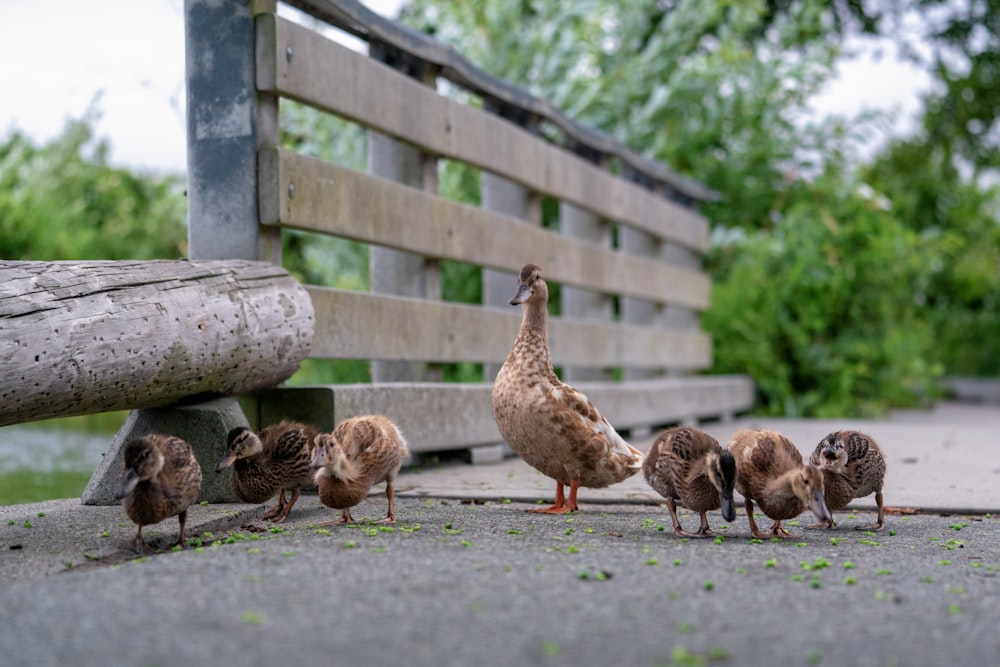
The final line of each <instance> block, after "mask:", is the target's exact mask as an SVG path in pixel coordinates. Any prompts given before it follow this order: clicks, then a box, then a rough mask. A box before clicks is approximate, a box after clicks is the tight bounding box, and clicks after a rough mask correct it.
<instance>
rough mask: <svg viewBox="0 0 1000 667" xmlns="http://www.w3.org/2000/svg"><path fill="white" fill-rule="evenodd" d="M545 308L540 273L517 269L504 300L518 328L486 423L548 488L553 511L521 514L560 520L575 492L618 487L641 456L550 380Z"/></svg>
mask: <svg viewBox="0 0 1000 667" xmlns="http://www.w3.org/2000/svg"><path fill="white" fill-rule="evenodd" d="M548 300H549V289H548V286H547V285H546V284H545V280H544V279H543V278H542V270H541V269H540V268H538V267H537V266H535V265H534V264H527V265H525V267H524V268H522V269H521V273H520V275H519V276H518V282H517V291H516V292H515V294H514V296H513V298H511V300H510V305H512V306H517V305H522V306H523V314H522V318H521V327H520V329H519V331H518V333H517V338H516V339H515V340H514V347H513V349H511V351H510V354H509V355H507V360H506V361H505V362H504V364H503V366H502V367H501V368H500V372H499V374H498V375H497V378H496V381H495V382H494V384H493V415H494V417H495V418H496V422H497V427H498V428H499V429H500V435H501V436H503V439H504V440H506V442H507V444H508V445H510V448H511V449H513V450H514V452H515V453H517V455H518V456H520V457H521V458H522V459H524V461H525V462H526V463H528V465H530V466H532V467H534V468H535V469H537V470H538V471H539V472H541V473H542V474H544V475H546V476H548V477H551V478H552V479H554V480H555V482H556V497H555V503H554V504H553V505H552V506H551V507H548V508H544V509H533V510H529V511H532V512H544V513H549V514H564V513H566V512H573V511H575V510H577V509H578V508H577V504H576V494H577V490H578V489H579V487H581V486H586V487H592V488H601V487H605V486H609V485H611V484H616V483H618V482H621V481H622V480H624V479H627V478H628V477H631V476H632V475H634V474H635V473H636V472H638V471H639V469H640V468H641V467H642V461H643V455H642V452H640V451H639V450H637V449H636V448H635V447H632V446H631V445H630V444H628V443H627V442H625V440H624V439H623V438H622V437H621V436H620V435H618V433H617V432H616V431H615V429H614V428H612V426H611V424H609V423H608V420H607V419H605V418H604V417H602V416H601V413H600V412H598V411H597V408H596V407H594V405H593V404H592V403H591V402H590V401H589V400H588V399H587V397H586V396H584V395H583V394H582V393H580V392H578V391H577V390H575V389H573V387H571V386H569V385H568V384H565V383H563V382H562V381H561V380H559V378H558V377H556V374H555V372H554V371H553V370H552V360H551V357H550V355H549V334H548V307H547V305H548ZM566 486H568V487H569V497H568V498H567V497H566V496H565V494H564V487H566Z"/></svg>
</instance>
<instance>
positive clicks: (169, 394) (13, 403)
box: [0, 260, 313, 425]
mask: <svg viewBox="0 0 1000 667" xmlns="http://www.w3.org/2000/svg"><path fill="white" fill-rule="evenodd" d="M312 336H313V308H312V303H311V301H310V300H309V295H308V294H307V293H306V291H305V290H304V289H303V288H302V286H301V285H299V284H298V283H297V282H296V281H295V280H294V279H293V278H292V277H291V276H289V275H288V273H287V272H286V271H284V269H282V268H280V267H275V266H273V265H271V264H268V263H265V262H250V261H243V260H226V261H198V262H194V261H191V262H189V261H154V262H113V261H103V262H0V369H2V372H0V377H3V378H4V384H3V387H0V425H4V424H11V423H16V422H25V421H33V420H37V419H45V418H49V417H58V416H71V415H78V414H87V413H93V412H105V411H109V410H121V409H126V408H146V407H155V406H160V405H166V404H170V403H174V402H177V401H180V400H182V399H187V398H190V397H195V396H197V397H207V396H213V395H226V394H233V393H243V392H248V391H252V390H254V389H258V388H262V387H268V386H272V385H276V384H278V383H280V382H282V381H283V380H285V379H286V378H288V377H289V376H290V375H291V374H292V373H294V372H295V370H296V369H297V368H298V366H299V363H300V362H301V361H302V359H304V358H305V357H306V356H307V355H308V353H309V349H310V345H311V342H312Z"/></svg>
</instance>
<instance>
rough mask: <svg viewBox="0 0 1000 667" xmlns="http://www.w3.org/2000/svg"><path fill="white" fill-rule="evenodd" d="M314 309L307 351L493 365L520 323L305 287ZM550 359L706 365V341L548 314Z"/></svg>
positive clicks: (514, 317) (483, 311) (511, 316)
mask: <svg viewBox="0 0 1000 667" xmlns="http://www.w3.org/2000/svg"><path fill="white" fill-rule="evenodd" d="M306 290H307V291H308V292H309V296H310V297H311V298H312V302H313V307H314V309H315V312H316V330H317V331H319V332H323V335H319V336H317V337H316V339H315V340H314V341H313V350H312V356H314V357H318V358H332V359H399V360H414V361H439V362H458V361H471V362H495V363H501V362H503V360H504V359H505V358H506V357H507V353H508V352H510V347H511V345H512V344H513V342H514V338H515V336H516V335H517V328H518V325H519V323H520V312H519V310H518V309H515V308H510V312H504V311H499V310H496V309H492V308H481V307H478V306H469V305H463V304H457V303H446V302H428V301H421V300H417V299H408V298H405V297H393V296H387V295H382V294H372V293H368V292H351V291H346V290H337V289H332V288H326V287H315V286H307V287H306ZM549 334H550V338H551V341H550V342H551V349H552V359H553V363H554V364H556V365H560V366H562V365H579V366H606V367H620V366H634V367H643V368H659V369H668V368H669V369H674V370H682V371H694V370H700V369H704V368H707V367H708V366H710V365H711V363H712V359H711V340H710V338H709V337H708V336H707V335H706V334H704V333H701V332H674V331H670V330H665V329H652V328H644V327H636V326H624V325H619V324H597V323H592V322H583V321H572V320H565V319H562V318H552V319H551V320H550V322H549Z"/></svg>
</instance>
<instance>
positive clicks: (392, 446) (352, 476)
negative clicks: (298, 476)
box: [312, 415, 409, 526]
mask: <svg viewBox="0 0 1000 667" xmlns="http://www.w3.org/2000/svg"><path fill="white" fill-rule="evenodd" d="M314 442H315V444H314V447H313V457H312V465H313V468H314V469H315V470H316V473H315V479H316V488H317V489H318V490H319V499H320V502H322V503H323V504H324V505H326V506H327V507H332V508H334V509H339V510H342V511H341V515H340V518H339V519H334V520H332V521H326V522H324V523H321V524H317V525H320V526H329V525H332V524H335V523H354V517H353V516H351V508H352V507H354V506H355V505H357V504H358V503H360V502H361V501H362V500H364V499H365V497H366V496H367V495H368V492H369V491H370V490H371V488H372V486H374V485H376V484H380V483H382V482H385V496H386V498H387V499H388V501H389V510H388V512H387V513H386V516H385V518H384V519H380V520H379V521H377V522H376V523H396V507H395V492H394V489H393V482H395V481H396V475H398V474H399V469H400V467H401V466H402V465H403V461H404V460H405V459H406V457H407V456H408V455H409V450H408V449H407V447H406V440H404V439H403V434H402V433H400V431H399V427H397V426H396V424H395V423H393V421H392V420H390V419H389V418H388V417H384V416H382V415H366V416H363V417H353V418H351V419H345V420H344V421H342V422H340V423H339V424H337V428H335V429H334V430H333V433H320V434H319V435H317V436H316V438H315V441H314Z"/></svg>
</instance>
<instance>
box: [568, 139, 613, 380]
mask: <svg viewBox="0 0 1000 667" xmlns="http://www.w3.org/2000/svg"><path fill="white" fill-rule="evenodd" d="M569 148H570V149H571V150H573V152H575V153H576V154H577V155H579V156H580V157H582V158H584V159H585V160H587V161H589V162H592V163H594V164H596V165H599V166H605V165H606V163H607V158H606V156H604V155H602V154H600V153H598V152H596V151H594V150H592V149H589V148H587V147H585V146H582V145H571V146H569ZM559 223H560V224H559V230H560V232H561V233H562V235H563V236H571V237H573V238H577V239H580V240H583V241H588V242H590V243H593V244H594V245H598V246H601V247H602V248H611V246H612V234H611V225H610V224H609V222H608V221H607V220H604V219H602V218H601V217H600V216H597V215H595V214H593V213H591V212H590V211H587V210H585V209H582V208H580V207H578V206H574V205H573V204H570V203H568V202H565V201H560V202H559ZM562 314H563V316H564V317H568V318H572V319H579V320H596V321H598V322H601V323H603V324H610V323H611V322H612V320H613V319H614V299H613V298H612V297H611V296H609V295H607V294H601V293H599V292H594V291H592V290H586V289H580V288H578V287H572V286H570V285H563V287H562ZM612 379H614V372H613V371H612V370H611V369H609V368H600V367H596V366H591V367H580V366H566V367H565V368H563V380H565V381H566V382H581V381H588V380H590V381H602V380H612Z"/></svg>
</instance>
